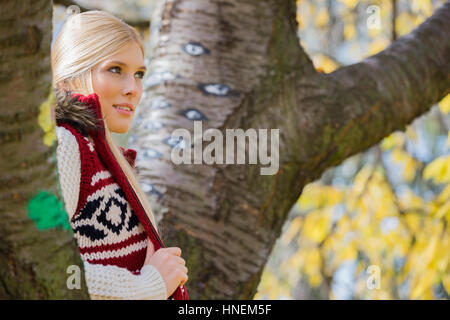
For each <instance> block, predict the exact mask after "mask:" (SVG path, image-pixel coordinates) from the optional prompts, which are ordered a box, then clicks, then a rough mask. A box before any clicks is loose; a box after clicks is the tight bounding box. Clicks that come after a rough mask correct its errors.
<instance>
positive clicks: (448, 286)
mask: <svg viewBox="0 0 450 320" xmlns="http://www.w3.org/2000/svg"><path fill="white" fill-rule="evenodd" d="M442 284H443V285H444V287H445V291H447V292H450V273H447V274H446V275H444V276H443V277H442Z"/></svg>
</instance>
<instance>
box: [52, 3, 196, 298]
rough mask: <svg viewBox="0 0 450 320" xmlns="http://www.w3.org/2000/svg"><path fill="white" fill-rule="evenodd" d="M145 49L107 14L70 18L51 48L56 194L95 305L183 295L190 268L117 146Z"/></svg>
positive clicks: (137, 95) (136, 96)
mask: <svg viewBox="0 0 450 320" xmlns="http://www.w3.org/2000/svg"><path fill="white" fill-rule="evenodd" d="M144 56H145V55H144V47H143V44H142V39H141V37H140V35H139V33H137V31H136V30H135V29H133V28H132V27H130V26H129V25H127V24H126V23H124V22H123V21H121V20H120V19H118V18H116V17H114V16H113V15H111V14H109V13H106V12H103V11H88V12H84V13H80V14H76V15H73V16H71V17H70V18H69V19H68V20H67V21H66V22H65V24H64V25H63V27H62V29H61V31H60V33H59V34H58V36H57V38H56V39H55V42H54V45H53V47H52V52H51V59H52V71H53V87H54V91H55V95H56V100H57V104H56V107H55V117H56V121H57V128H56V133H57V137H58V147H57V162H58V173H59V179H60V185H61V191H62V195H63V198H64V204H65V208H66V211H67V214H68V218H69V221H70V225H71V227H72V230H73V232H74V236H75V238H76V239H77V243H78V247H79V250H80V254H81V258H82V261H83V264H84V270H85V278H86V283H87V287H88V291H89V294H90V296H91V298H92V299H167V298H170V299H187V298H188V296H187V291H186V289H185V287H184V283H185V282H186V281H187V279H188V276H187V268H186V266H185V261H184V259H183V258H181V250H180V248H177V247H171V248H165V247H164V245H163V242H162V241H161V239H160V237H159V235H158V231H157V228H156V223H155V219H154V216H153V213H152V211H151V208H150V204H149V202H148V200H147V198H146V196H145V194H144V193H143V192H142V190H141V188H140V185H139V182H138V180H137V178H136V176H135V175H134V171H133V169H134V161H135V158H136V151H135V150H132V149H128V150H124V149H123V148H122V147H118V146H116V145H115V143H114V142H113V140H112V138H111V132H117V133H125V132H127V131H128V129H129V127H130V124H131V121H132V119H133V115H134V113H135V112H136V108H137V105H138V103H139V101H140V99H141V96H142V78H143V76H144V74H145V71H146V68H145V66H144Z"/></svg>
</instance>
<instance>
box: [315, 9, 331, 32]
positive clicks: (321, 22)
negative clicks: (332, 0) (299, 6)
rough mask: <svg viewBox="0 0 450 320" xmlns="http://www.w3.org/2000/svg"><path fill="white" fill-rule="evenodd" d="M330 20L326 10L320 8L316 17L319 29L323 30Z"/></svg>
mask: <svg viewBox="0 0 450 320" xmlns="http://www.w3.org/2000/svg"><path fill="white" fill-rule="evenodd" d="M329 20H330V16H329V14H328V10H327V9H326V8H322V9H321V10H320V11H319V13H318V14H317V16H316V25H317V26H318V27H319V28H323V27H325V26H326V25H327V24H328V21H329Z"/></svg>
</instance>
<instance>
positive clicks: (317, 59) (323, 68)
mask: <svg viewBox="0 0 450 320" xmlns="http://www.w3.org/2000/svg"><path fill="white" fill-rule="evenodd" d="M312 60H313V64H314V66H315V68H316V69H317V70H318V71H320V72H324V73H330V72H333V71H334V70H336V69H337V68H338V67H339V65H338V64H337V63H336V62H334V61H333V60H332V59H330V58H329V57H327V56H325V55H323V54H320V53H319V54H315V55H313V56H312Z"/></svg>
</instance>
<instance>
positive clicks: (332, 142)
mask: <svg viewBox="0 0 450 320" xmlns="http://www.w3.org/2000/svg"><path fill="white" fill-rule="evenodd" d="M449 34H450V1H447V2H446V3H445V4H444V5H443V6H442V7H441V8H439V9H438V10H437V11H436V12H435V14H434V15H433V16H432V17H430V18H429V19H427V20H426V21H425V22H424V23H423V24H422V25H420V26H419V27H418V28H416V29H415V30H414V31H412V32H411V33H410V34H408V35H406V36H404V37H401V38H399V39H398V40H396V41H395V42H393V43H392V44H391V45H390V46H389V47H388V48H387V49H385V50H384V51H382V52H380V53H379V54H376V55H374V56H372V57H369V58H367V59H365V60H363V61H361V62H360V63H356V64H353V65H350V66H346V67H342V68H340V69H338V70H337V71H335V72H333V73H331V74H326V75H323V74H318V75H316V76H313V77H312V78H313V80H312V81H311V78H309V79H307V81H305V79H302V78H301V79H297V83H296V85H295V88H296V98H297V100H296V102H297V105H296V109H297V110H296V111H297V115H298V117H297V118H296V119H305V118H306V119H308V121H302V124H303V126H302V128H301V129H300V130H299V132H297V133H298V137H300V139H297V140H296V142H295V144H296V145H297V146H298V144H300V147H301V149H302V150H306V149H309V151H310V152H309V153H307V154H305V151H304V152H301V153H300V154H299V156H298V157H296V159H295V160H296V161H298V163H299V164H302V165H303V167H304V168H308V169H309V170H313V171H317V172H316V175H315V176H316V177H318V176H320V174H321V173H322V172H323V170H325V169H326V168H328V167H330V166H335V165H337V164H339V163H340V162H342V161H343V160H344V159H346V158H348V157H349V156H351V155H353V154H356V153H358V152H361V151H363V150H366V149H367V148H369V147H370V146H372V145H374V144H376V143H377V142H379V141H380V140H381V139H383V138H384V137H386V136H387V135H389V134H390V133H392V132H393V131H395V130H403V129H404V128H405V127H406V125H408V124H410V123H411V122H412V121H413V120H414V119H415V118H416V117H418V116H419V115H421V114H423V113H425V112H426V111H428V110H429V109H430V108H431V106H432V105H433V104H435V103H437V102H439V101H440V100H441V99H442V98H444V97H445V96H446V95H447V94H448V93H449V92H450V59H449V57H450V37H449ZM302 144H303V145H302ZM311 145H313V148H311V147H310V146H311Z"/></svg>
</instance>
